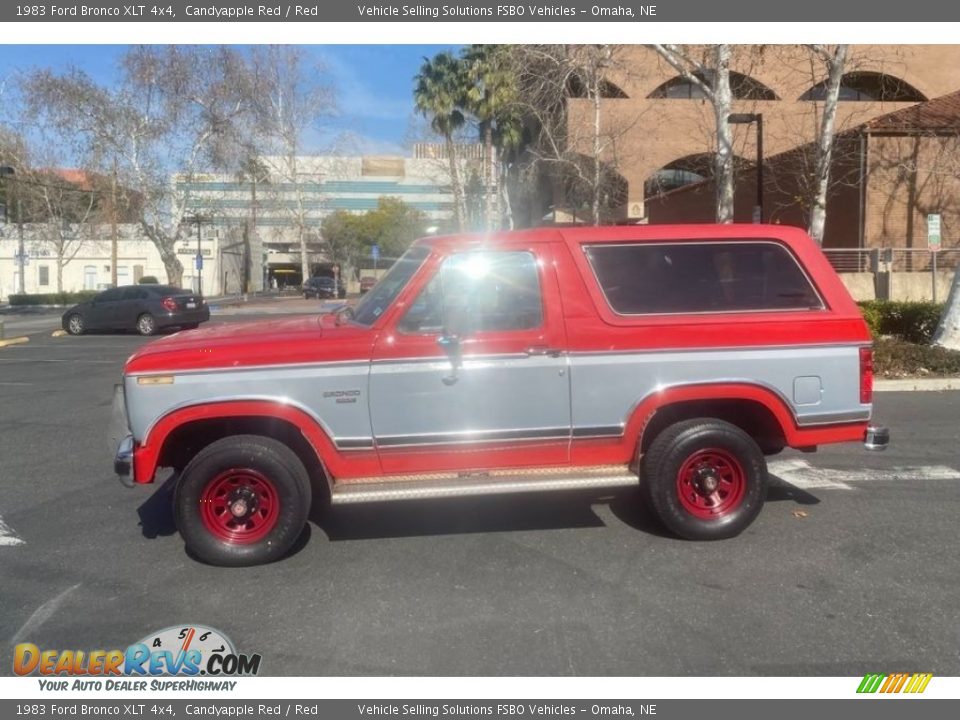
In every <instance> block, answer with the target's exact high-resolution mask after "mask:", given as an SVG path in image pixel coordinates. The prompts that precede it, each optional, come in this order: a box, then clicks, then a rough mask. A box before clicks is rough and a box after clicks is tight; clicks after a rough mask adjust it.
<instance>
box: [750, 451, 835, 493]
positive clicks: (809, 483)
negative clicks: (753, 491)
mask: <svg viewBox="0 0 960 720" xmlns="http://www.w3.org/2000/svg"><path fill="white" fill-rule="evenodd" d="M767 469H768V470H769V471H770V474H771V475H776V476H777V477H778V478H780V479H781V480H785V481H787V482H788V483H790V484H791V485H793V486H794V487H798V488H800V489H801V490H815V489H830V490H853V488H852V487H850V486H849V485H847V484H846V483H844V482H841V481H840V479H839V477H840V475H841V473H840V472H839V471H836V470H824V469H823V468H815V467H813V466H812V465H811V464H810V463H808V462H807V461H806V460H800V459H799V458H796V459H790V460H774V461H773V462H770V463H768V464H767Z"/></svg>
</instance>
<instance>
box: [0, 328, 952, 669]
mask: <svg viewBox="0 0 960 720" xmlns="http://www.w3.org/2000/svg"><path fill="white" fill-rule="evenodd" d="M237 317H244V318H249V317H251V316H250V315H236V316H233V317H222V316H217V317H216V318H215V319H214V322H224V321H231V320H233V319H236V318H237ZM143 342H145V340H144V339H142V338H140V337H137V336H133V335H90V336H83V337H76V338H74V337H63V338H52V337H50V336H49V335H48V334H47V333H43V334H38V335H34V336H33V337H32V339H31V342H29V343H27V344H24V345H17V346H12V347H8V348H4V349H0V488H2V492H0V518H2V519H0V643H2V647H0V673H3V674H11V673H12V664H11V663H12V646H13V645H14V644H15V643H17V642H24V641H29V642H33V643H36V644H37V645H39V646H41V647H45V648H59V649H68V648H86V649H92V648H114V647H126V645H128V644H130V643H131V642H135V641H136V640H138V639H139V638H142V637H144V636H145V635H147V634H148V633H149V632H151V631H153V630H158V629H160V628H164V627H167V626H171V625H177V624H182V623H202V624H205V625H209V626H212V627H215V628H218V629H220V630H222V631H223V632H224V633H225V634H226V635H228V636H229V637H231V638H232V639H233V641H234V643H235V644H236V645H237V648H238V650H240V651H241V652H259V653H261V654H262V655H263V665H262V674H268V675H321V676H322V675H600V676H604V675H618V676H636V675H643V676H652V675H850V676H853V675H861V676H862V675H863V674H865V673H868V672H871V673H875V672H921V671H922V672H933V673H935V674H938V675H958V674H960V553H958V552H957V550H958V548H960V537H958V524H957V518H958V517H960V451H958V447H960V421H958V417H960V413H958V410H960V393H958V392H945V393H936V392H925V393H882V394H878V397H877V414H878V416H879V417H881V418H882V419H883V420H884V421H885V422H886V423H887V424H889V425H890V426H891V428H892V431H893V446H892V448H891V449H890V450H889V451H888V452H886V453H876V454H868V453H866V452H865V451H863V450H862V449H860V448H859V447H855V446H845V447H841V448H824V449H822V450H821V451H820V452H819V453H817V454H814V455H799V454H791V453H785V454H784V455H783V456H780V457H778V458H776V463H775V464H774V466H773V469H774V472H775V474H776V475H777V479H775V481H774V485H773V487H772V488H771V491H770V496H769V499H768V504H767V506H766V508H765V509H764V511H763V513H762V514H761V516H760V518H759V520H758V521H757V522H756V523H755V524H754V525H753V526H752V527H751V528H750V529H749V530H748V531H747V532H746V533H745V534H744V535H742V536H740V537H739V538H736V539H734V540H728V541H723V542H717V543H708V544H702V543H690V542H683V541H679V540H676V539H673V538H671V537H668V536H665V534H664V533H663V531H662V530H661V529H660V527H659V526H658V525H657V523H656V522H655V521H654V520H653V519H652V517H651V516H650V515H649V514H648V513H647V512H646V510H645V509H644V508H643V506H642V505H641V504H640V502H639V499H638V493H637V492H636V491H633V490H630V491H623V492H616V493H603V494H595V493H593V494H591V493H570V494H557V495H549V496H543V495H539V496H528V497H522V496H511V497H505V498H487V499H471V500H450V501H431V502H419V503H406V504H399V505H396V504H395V505H384V506H374V505H369V506H356V507H351V506H347V507H341V508H337V509H336V510H335V511H333V512H329V513H327V514H325V515H322V516H320V517H318V518H315V522H313V523H311V525H310V527H309V529H308V531H307V532H305V533H304V536H303V538H302V539H301V541H300V542H299V543H298V546H297V548H296V549H295V551H294V553H293V554H292V555H290V556H289V557H287V558H285V559H284V560H282V561H281V562H278V563H275V564H273V565H269V566H265V567H257V568H249V569H241V570H225V569H221V568H213V567H208V566H204V565H201V564H199V563H198V562H196V561H194V560H193V559H191V558H190V557H189V556H187V554H186V553H185V552H184V549H183V544H182V542H181V540H180V538H179V537H178V536H177V534H176V532H175V531H174V529H173V526H172V519H171V516H170V512H169V498H170V485H169V483H167V484H161V485H155V486H146V487H139V488H136V489H133V490H129V489H126V488H124V487H122V486H121V485H120V484H119V483H118V482H117V481H116V479H115V478H114V477H113V475H112V468H111V458H110V457H109V453H108V449H107V445H106V440H105V435H106V428H107V423H108V419H109V414H110V401H111V392H112V388H113V384H114V383H115V382H117V381H118V378H119V376H120V372H121V368H122V363H123V361H124V359H125V358H126V357H127V356H128V355H129V354H130V353H131V352H132V351H133V350H134V349H135V348H136V347H138V346H139V345H140V344H142V343H143Z"/></svg>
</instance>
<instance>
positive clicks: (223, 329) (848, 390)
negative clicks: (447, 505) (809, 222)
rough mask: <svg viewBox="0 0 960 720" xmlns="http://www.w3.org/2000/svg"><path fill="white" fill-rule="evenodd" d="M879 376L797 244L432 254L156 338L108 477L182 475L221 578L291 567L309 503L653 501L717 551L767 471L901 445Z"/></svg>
mask: <svg viewBox="0 0 960 720" xmlns="http://www.w3.org/2000/svg"><path fill="white" fill-rule="evenodd" d="M872 383H873V368H872V355H871V339H870V333H869V332H868V330H867V326H866V325H865V323H864V321H863V319H862V317H861V315H860V312H859V311H858V309H857V306H856V305H855V304H854V302H853V301H852V300H851V298H850V295H849V294H848V293H847V291H846V289H845V288H844V286H843V284H842V283H841V281H840V279H839V278H838V276H837V275H836V273H835V272H834V271H833V269H832V268H831V266H830V264H829V263H828V262H827V260H826V259H825V258H824V256H823V254H822V253H821V252H820V250H819V248H818V247H817V246H816V244H815V243H813V242H812V241H811V240H810V238H809V237H808V236H807V235H805V234H804V233H803V232H802V231H800V230H797V229H793V228H787V227H780V226H764V225H749V226H744V225H726V226H711V225H691V226H645V227H600V228H593V227H591V228H575V229H557V228H549V229H548V228H541V229H536V230H530V231H521V232H512V233H503V234H496V235H493V236H471V235H464V236H450V237H436V238H430V239H424V240H420V241H418V242H416V243H415V244H414V245H413V246H412V247H411V248H410V250H409V251H408V252H407V253H406V254H405V255H403V257H401V258H400V259H399V260H398V261H397V262H396V263H395V264H394V265H393V267H392V268H391V269H390V271H389V272H388V273H387V274H386V275H385V276H384V277H383V278H382V279H381V280H380V281H379V282H378V283H377V284H376V286H375V287H374V288H372V289H371V290H370V292H368V293H367V294H365V295H364V296H363V298H362V299H361V300H360V301H359V302H358V303H357V304H356V305H355V306H347V305H344V306H341V307H339V308H338V309H337V310H336V311H335V312H331V313H325V314H322V315H320V316H311V317H297V318H290V319H285V320H281V321H279V322H278V321H276V320H271V321H270V322H254V323H245V324H221V325H219V326H211V327H208V328H205V329H202V330H194V331H188V332H181V333H177V334H175V335H172V336H169V337H166V338H163V339H160V340H157V341H155V342H152V343H150V344H148V345H146V346H144V347H143V348H142V349H140V350H139V351H138V352H136V353H135V354H134V355H133V356H132V357H131V358H130V359H129V361H128V362H127V364H126V368H125V371H124V376H123V385H122V387H121V386H118V392H117V395H116V398H115V409H116V414H117V420H116V422H117V424H118V426H120V427H122V428H124V430H123V432H122V433H118V434H117V441H118V448H117V452H116V457H115V461H114V467H115V470H116V472H117V473H118V474H119V475H120V478H121V480H123V481H124V482H125V483H126V484H128V485H130V486H134V485H136V484H141V483H150V482H152V481H153V480H154V477H155V475H156V474H157V471H158V468H161V467H169V468H173V469H174V471H175V472H176V491H175V500H174V505H175V516H176V522H177V526H178V529H179V531H180V533H181V535H182V536H183V538H184V540H185V542H186V545H187V547H188V548H189V550H190V551H191V553H192V554H193V555H194V556H195V557H197V558H198V559H201V560H203V561H206V562H209V563H214V564H218V565H235V566H239V565H252V564H257V563H263V562H268V561H271V560H274V559H276V558H279V557H282V556H283V555H284V553H286V552H287V551H288V550H289V549H290V547H291V545H292V544H293V543H294V541H295V540H296V538H297V537H298V535H299V534H300V533H301V531H302V530H303V528H304V526H305V523H306V522H307V517H308V513H309V511H310V505H311V502H312V499H313V498H314V497H317V498H323V500H324V501H325V502H326V501H329V502H331V503H332V504H333V505H338V504H341V503H359V502H371V501H378V502H379V501H390V500H409V499H416V498H431V497H448V496H463V495H481V494H489V493H521V492H522V493H527V492H533V491H545V490H563V489H569V488H609V487H618V486H639V490H638V493H639V495H640V496H642V497H643V498H644V499H645V500H646V501H647V502H648V503H649V504H650V506H651V507H652V509H653V511H654V512H655V514H656V515H657V517H658V518H659V519H660V520H661V521H662V522H663V524H664V525H665V526H666V527H667V528H668V529H669V530H670V531H672V532H673V533H675V534H676V535H678V536H680V537H682V538H687V539H692V540H711V539H719V538H727V537H731V536H734V535H736V534H738V533H740V532H741V531H742V530H743V529H744V528H746V527H747V526H748V525H750V523H751V522H752V521H753V520H754V518H756V516H757V514H758V513H759V511H760V508H761V506H762V505H763V502H764V497H765V493H766V488H767V468H766V461H765V456H766V455H771V454H774V453H777V452H780V451H781V450H782V449H783V448H785V447H791V448H798V449H800V450H808V451H809V450H813V449H815V448H816V447H817V446H818V445H822V444H825V443H839V442H850V441H858V442H863V443H865V444H866V447H867V448H869V449H882V448H884V447H885V446H886V444H887V442H888V431H887V430H886V429H885V428H883V427H879V426H874V425H871V424H870V418H871V409H872V391H873V387H872Z"/></svg>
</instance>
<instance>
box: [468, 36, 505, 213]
mask: <svg viewBox="0 0 960 720" xmlns="http://www.w3.org/2000/svg"><path fill="white" fill-rule="evenodd" d="M509 53H510V49H509V47H508V46H506V45H471V46H470V47H469V48H467V49H466V50H465V51H464V54H463V60H464V63H465V64H466V68H467V79H468V81H469V84H468V85H467V88H466V107H467V109H468V110H469V112H470V114H472V115H473V116H474V117H475V118H476V119H477V123H478V124H479V126H480V135H481V138H482V140H483V183H484V186H485V191H486V204H487V212H486V214H487V229H488V230H493V229H495V225H496V224H497V220H496V214H497V213H496V208H495V205H494V199H495V197H496V192H495V185H496V180H497V178H496V170H495V165H496V163H495V162H494V147H495V146H496V147H498V148H501V149H502V146H500V145H498V144H497V142H496V140H497V139H498V138H500V139H504V138H506V137H507V136H509V135H510V134H511V133H512V132H513V128H507V127H501V126H502V125H503V126H507V125H510V124H512V123H513V122H514V121H515V118H516V115H515V113H514V112H513V111H514V109H515V106H516V102H517V96H518V91H517V75H516V73H515V72H514V71H513V67H512V65H511V63H510V54H509Z"/></svg>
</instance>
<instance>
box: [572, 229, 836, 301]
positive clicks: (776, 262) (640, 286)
mask: <svg viewBox="0 0 960 720" xmlns="http://www.w3.org/2000/svg"><path fill="white" fill-rule="evenodd" d="M584 249H585V252H586V254H587V258H588V260H589V261H590V265H591V266H592V267H593V271H594V273H595V274H596V276H597V280H598V281H599V283H600V287H601V289H602V290H603V294H604V295H605V296H606V298H607V302H608V303H609V304H610V307H611V308H613V310H614V312H616V313H619V314H621V315H643V314H653V313H657V314H663V313H698V312H704V313H707V312H746V311H762V310H820V309H822V308H823V301H822V300H821V298H820V296H819V295H818V294H817V291H816V290H815V289H814V288H813V285H812V284H811V283H810V280H809V278H807V276H806V274H805V273H804V272H803V270H802V269H801V268H800V265H799V264H798V263H797V260H796V259H795V258H794V257H793V255H792V254H791V253H790V251H789V250H787V248H785V247H784V246H783V245H780V244H779V243H775V242H772V241H771V242H766V241H761V242H703V243H692V242H685V243H642V244H636V245H606V244H605V245H588V246H586V247H585V248H584Z"/></svg>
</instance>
